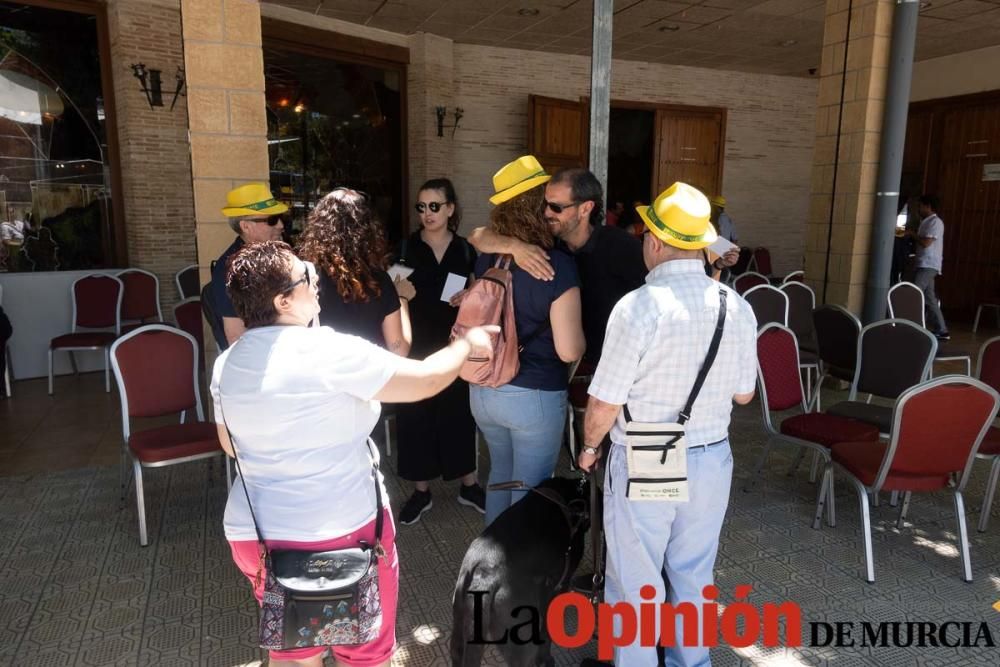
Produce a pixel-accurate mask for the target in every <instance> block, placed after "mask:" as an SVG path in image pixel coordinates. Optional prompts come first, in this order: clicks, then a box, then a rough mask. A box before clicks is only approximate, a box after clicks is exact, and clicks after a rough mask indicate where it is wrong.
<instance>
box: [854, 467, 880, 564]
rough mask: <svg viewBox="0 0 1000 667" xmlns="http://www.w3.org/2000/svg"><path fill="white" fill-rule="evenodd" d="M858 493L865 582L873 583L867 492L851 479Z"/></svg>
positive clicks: (870, 528)
mask: <svg viewBox="0 0 1000 667" xmlns="http://www.w3.org/2000/svg"><path fill="white" fill-rule="evenodd" d="M851 482H853V483H854V488H855V490H857V492H858V502H859V503H860V504H861V532H862V537H864V541H865V580H866V581H867V582H868V583H869V584H874V583H875V554H874V553H873V552H872V519H871V513H870V511H869V509H868V491H867V489H865V487H864V485H863V484H862V483H861V482H859V481H858V480H857V479H854V478H853V477H852V478H851Z"/></svg>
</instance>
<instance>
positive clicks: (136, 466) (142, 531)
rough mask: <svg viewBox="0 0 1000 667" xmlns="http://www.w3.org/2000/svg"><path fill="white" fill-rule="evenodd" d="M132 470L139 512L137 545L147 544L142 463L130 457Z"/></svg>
mask: <svg viewBox="0 0 1000 667" xmlns="http://www.w3.org/2000/svg"><path fill="white" fill-rule="evenodd" d="M132 472H133V474H134V475H135V502H136V506H137V509H138V512H139V546H143V547H145V546H148V545H149V539H148V537H147V535H146V498H145V494H144V493H143V487H142V464H141V463H139V461H138V460H137V459H132Z"/></svg>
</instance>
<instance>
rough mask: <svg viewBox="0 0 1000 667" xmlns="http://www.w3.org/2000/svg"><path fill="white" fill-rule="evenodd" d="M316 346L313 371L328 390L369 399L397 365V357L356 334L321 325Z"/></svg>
mask: <svg viewBox="0 0 1000 667" xmlns="http://www.w3.org/2000/svg"><path fill="white" fill-rule="evenodd" d="M322 330H323V332H324V333H323V335H322V338H321V342H320V346H319V347H318V348H317V349H316V360H315V361H316V372H317V373H318V374H320V375H321V376H322V377H323V380H324V381H325V383H326V385H327V388H328V389H330V390H331V391H337V392H343V393H345V394H349V395H351V396H354V397H356V398H359V399H361V400H363V401H370V400H372V398H374V396H375V394H377V393H378V392H379V391H381V390H382V388H383V387H384V386H385V385H386V383H388V382H389V380H390V379H391V378H392V376H393V375H394V374H395V373H396V369H397V368H399V363H400V360H401V359H402V357H399V356H398V355H396V354H393V353H392V352H389V351H388V350H385V349H383V348H381V347H379V346H378V345H375V344H373V343H369V342H368V341H366V340H365V339H363V338H359V337H358V336H349V335H347V334H341V333H337V332H335V331H334V330H333V329H330V328H328V327H322Z"/></svg>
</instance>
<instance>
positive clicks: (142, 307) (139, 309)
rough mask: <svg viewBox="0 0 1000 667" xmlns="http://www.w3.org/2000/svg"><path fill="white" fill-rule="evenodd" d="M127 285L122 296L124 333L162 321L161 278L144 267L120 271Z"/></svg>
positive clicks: (119, 277)
mask: <svg viewBox="0 0 1000 667" xmlns="http://www.w3.org/2000/svg"><path fill="white" fill-rule="evenodd" d="M118 279H119V280H121V281H122V285H124V286H125V294H124V295H123V296H122V333H128V332H129V331H132V330H133V329H138V328H139V327H141V326H142V325H143V324H150V323H152V322H162V321H163V313H162V312H161V311H160V279H159V278H157V277H156V276H155V275H154V274H152V273H150V272H149V271H143V270H142V269H125V270H124V271H119V272H118Z"/></svg>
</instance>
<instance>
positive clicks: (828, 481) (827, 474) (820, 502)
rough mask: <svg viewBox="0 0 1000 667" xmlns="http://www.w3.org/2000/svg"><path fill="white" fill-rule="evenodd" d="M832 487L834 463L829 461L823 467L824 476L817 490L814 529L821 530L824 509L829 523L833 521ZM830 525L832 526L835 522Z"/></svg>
mask: <svg viewBox="0 0 1000 667" xmlns="http://www.w3.org/2000/svg"><path fill="white" fill-rule="evenodd" d="M831 488H833V464H832V463H829V462H827V464H826V466H825V467H824V468H823V477H822V478H821V479H820V482H819V491H817V492H816V514H815V516H814V517H813V524H812V527H813V530H819V527H820V523H821V522H822V520H823V510H824V509H825V510H827V515H826V516H827V523H830V521H831V517H832V515H831V514H830V501H831V500H833V494H832V493H830V491H829V489H831ZM830 525H831V526H832V525H833V523H830Z"/></svg>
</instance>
